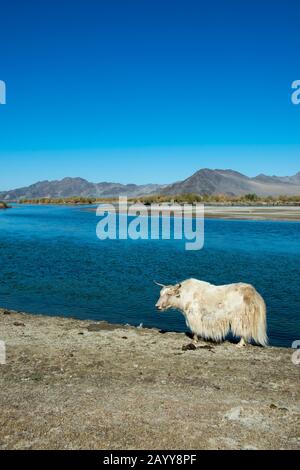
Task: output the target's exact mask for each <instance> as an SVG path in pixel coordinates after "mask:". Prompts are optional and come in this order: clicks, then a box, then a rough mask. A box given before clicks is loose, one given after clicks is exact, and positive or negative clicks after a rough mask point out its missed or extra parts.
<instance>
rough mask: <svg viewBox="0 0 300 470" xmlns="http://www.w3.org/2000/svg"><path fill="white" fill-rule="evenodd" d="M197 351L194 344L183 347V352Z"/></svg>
mask: <svg viewBox="0 0 300 470" xmlns="http://www.w3.org/2000/svg"><path fill="white" fill-rule="evenodd" d="M195 349H197V347H196V346H195V344H194V343H189V344H184V345H183V346H182V351H194V350H195Z"/></svg>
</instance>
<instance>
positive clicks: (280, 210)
mask: <svg viewBox="0 0 300 470" xmlns="http://www.w3.org/2000/svg"><path fill="white" fill-rule="evenodd" d="M104 205H105V204H104ZM129 207H130V206H129ZM148 207H149V206H148ZM148 207H147V206H146V208H148ZM81 210H83V211H87V212H96V210H97V208H95V207H93V208H82V209H81ZM115 212H116V213H117V214H126V213H127V211H126V210H124V211H122V210H120V209H119V208H118V207H116V208H115ZM155 212H158V213H159V214H160V215H161V216H164V215H168V214H169V213H170V211H169V210H168V209H166V208H161V209H160V210H158V211H155ZM153 216H157V214H156V213H155V214H150V215H149V217H153ZM171 216H172V217H173V216H174V217H178V216H179V217H180V216H182V217H183V218H187V217H193V218H195V217H196V215H195V213H193V212H190V213H188V212H184V213H183V214H182V209H181V208H180V209H179V210H178V212H176V211H174V212H172V213H171ZM204 219H216V220H218V219H221V220H237V221H238V220H249V221H273V222H300V207H298V206H278V207H274V206H268V207H265V206H217V205H205V204H204Z"/></svg>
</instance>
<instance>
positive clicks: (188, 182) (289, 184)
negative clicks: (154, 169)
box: [161, 168, 300, 196]
mask: <svg viewBox="0 0 300 470" xmlns="http://www.w3.org/2000/svg"><path fill="white" fill-rule="evenodd" d="M161 192H162V193H163V194H182V193H196V194H220V193H223V194H228V195H232V196H239V195H242V194H247V193H255V194H257V195H258V196H278V195H289V196H291V195H298V194H300V172H299V173H297V174H296V175H294V176H285V177H280V176H266V175H262V174H261V175H258V176H255V177H254V178H250V177H248V176H245V175H243V174H242V173H238V172H237V171H233V170H210V169H208V168H204V169H202V170H199V171H197V172H196V173H194V174H193V175H192V176H190V177H189V178H187V179H185V180H183V181H179V182H177V183H174V184H171V185H168V186H166V187H165V188H163V189H162V190H161Z"/></svg>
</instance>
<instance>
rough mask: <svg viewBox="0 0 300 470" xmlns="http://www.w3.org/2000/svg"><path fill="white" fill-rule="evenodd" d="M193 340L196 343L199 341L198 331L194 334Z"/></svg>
mask: <svg viewBox="0 0 300 470" xmlns="http://www.w3.org/2000/svg"><path fill="white" fill-rule="evenodd" d="M193 341H194V343H198V341H199V338H198V335H196V333H194V334H193Z"/></svg>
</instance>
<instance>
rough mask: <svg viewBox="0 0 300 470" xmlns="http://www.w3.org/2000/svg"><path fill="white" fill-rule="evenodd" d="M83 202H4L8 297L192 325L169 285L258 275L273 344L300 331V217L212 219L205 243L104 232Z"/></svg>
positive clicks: (170, 325) (123, 319) (2, 283)
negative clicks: (172, 302)
mask: <svg viewBox="0 0 300 470" xmlns="http://www.w3.org/2000/svg"><path fill="white" fill-rule="evenodd" d="M98 222H99V218H97V217H96V214H95V212H94V211H88V210H86V209H84V208H83V207H66V206H54V205H53V206H37V205H36V206H35V205H15V206H14V207H13V208H12V209H9V210H1V211H0V307H5V308H11V309H15V310H21V311H25V312H29V313H39V314H47V315H63V316H66V317H76V318H81V319H90V320H108V321H110V322H114V323H129V324H132V325H139V324H141V323H142V324H143V325H144V326H146V327H158V328H161V329H164V330H168V331H186V326H185V322H184V319H183V316H182V314H181V313H180V312H178V311H173V310H169V311H167V312H157V311H156V309H155V307H154V305H155V302H156V300H157V298H158V295H159V288H158V287H157V286H155V285H154V284H153V279H156V280H158V281H159V282H162V283H166V284H172V283H175V282H178V281H180V280H183V279H186V278H189V277H195V278H198V279H202V280H205V281H208V282H212V283H214V284H225V283H232V282H247V283H251V284H253V285H254V286H255V287H256V289H257V290H258V291H259V292H260V294H261V295H262V296H263V297H264V299H265V301H266V304H267V316H268V335H269V339H270V344H272V345H277V346H287V347H290V346H291V343H292V342H293V341H294V340H296V339H300V296H299V280H300V223H298V222H269V221H238V220H233V221H229V220H216V219H215V220H213V219H209V220H206V221H205V243H204V247H203V249H202V250H199V251H186V250H185V243H184V242H183V241H181V240H172V239H171V240H161V239H160V240H130V239H129V240H104V241H101V240H99V239H98V238H97V236H96V226H97V223H98Z"/></svg>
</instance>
